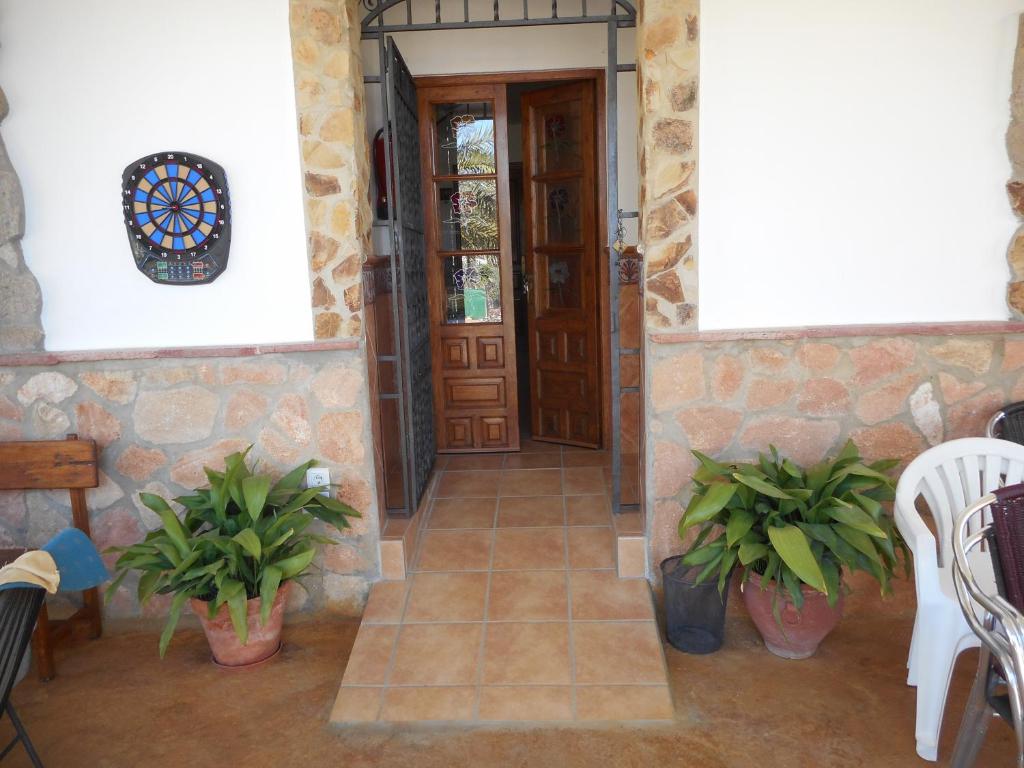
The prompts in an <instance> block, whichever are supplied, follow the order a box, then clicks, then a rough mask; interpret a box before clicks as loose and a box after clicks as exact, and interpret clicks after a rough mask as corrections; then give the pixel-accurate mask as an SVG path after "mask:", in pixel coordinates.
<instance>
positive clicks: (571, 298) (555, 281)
mask: <svg viewBox="0 0 1024 768" xmlns="http://www.w3.org/2000/svg"><path fill="white" fill-rule="evenodd" d="M543 262H546V265H547V283H548V284H547V308H548V309H580V308H581V307H582V304H581V297H580V254H579V253H559V254H553V253H549V254H544V256H543V259H542V263H543Z"/></svg>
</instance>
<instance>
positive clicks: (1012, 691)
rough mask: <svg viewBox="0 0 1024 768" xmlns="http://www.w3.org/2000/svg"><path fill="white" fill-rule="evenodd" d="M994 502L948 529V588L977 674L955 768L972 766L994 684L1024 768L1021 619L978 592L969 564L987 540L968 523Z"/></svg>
mask: <svg viewBox="0 0 1024 768" xmlns="http://www.w3.org/2000/svg"><path fill="white" fill-rule="evenodd" d="M998 500H999V497H998V496H997V494H996V493H989V494H986V495H985V496H983V497H982V498H981V499H979V500H978V501H977V502H975V503H974V504H972V505H971V506H969V507H967V508H966V509H965V510H964V511H963V512H961V513H960V515H959V516H958V517H957V519H956V523H955V524H954V528H953V555H954V563H953V584H954V586H955V588H956V594H957V599H958V600H959V602H960V607H961V608H962V609H963V613H964V618H965V619H966V620H967V623H968V624H969V625H970V626H971V629H973V630H974V632H975V633H976V634H977V636H978V638H979V639H980V640H981V651H980V655H979V660H978V671H977V674H976V676H975V678H974V685H973V686H972V687H971V693H970V697H969V699H968V702H967V706H966V708H965V710H964V716H963V720H962V721H961V723H960V731H959V733H958V735H957V741H956V747H955V748H954V751H953V759H952V762H951V765H952V766H954V768H969V766H971V765H973V764H974V760H975V758H976V757H977V754H978V751H979V750H980V749H981V745H982V743H983V742H984V739H985V734H986V732H987V731H988V724H989V723H990V722H991V720H992V715H993V714H995V712H996V710H995V709H993V707H992V703H991V694H992V692H993V690H994V688H995V687H996V686H997V684H998V683H999V682H1005V684H1006V688H1007V695H1008V698H1009V704H1010V712H1009V714H1010V720H1011V723H1010V724H1011V725H1012V726H1013V730H1014V733H1015V735H1016V737H1017V766H1018V768H1024V687H1022V686H1024V615H1022V614H1021V613H1020V611H1018V610H1017V609H1015V608H1014V607H1013V606H1012V605H1011V604H1010V603H1009V602H1008V601H1007V600H1006V599H1005V598H1003V597H1002V596H1001V595H999V594H991V593H989V592H986V591H985V590H984V589H982V588H981V587H980V586H979V584H978V582H977V580H976V579H975V578H974V574H973V572H972V569H971V564H970V561H969V559H968V555H969V553H970V552H971V551H972V550H974V549H975V548H977V547H980V546H981V545H982V544H983V543H984V542H985V541H986V538H987V534H988V529H987V527H983V526H981V525H978V524H976V523H975V521H974V520H973V518H974V517H975V516H977V515H980V514H982V513H983V512H984V510H985V509H987V508H988V507H989V506H991V505H992V504H993V503H995V502H997V501H998ZM979 611H980V615H979ZM999 678H1001V680H1000V679H999Z"/></svg>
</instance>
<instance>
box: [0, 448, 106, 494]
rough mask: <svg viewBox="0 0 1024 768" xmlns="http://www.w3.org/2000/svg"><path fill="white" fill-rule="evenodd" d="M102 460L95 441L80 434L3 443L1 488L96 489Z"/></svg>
mask: <svg viewBox="0 0 1024 768" xmlns="http://www.w3.org/2000/svg"><path fill="white" fill-rule="evenodd" d="M98 463H99V462H98V461H97V458H96V443H95V441H93V440H79V439H78V435H68V436H67V439H66V440H33V441H31V442H11V443H0V491H26V490H35V489H45V490H49V489H54V488H67V489H69V490H70V489H79V490H81V489H83V488H95V487H96V486H97V485H99V473H98V469H97V465H98Z"/></svg>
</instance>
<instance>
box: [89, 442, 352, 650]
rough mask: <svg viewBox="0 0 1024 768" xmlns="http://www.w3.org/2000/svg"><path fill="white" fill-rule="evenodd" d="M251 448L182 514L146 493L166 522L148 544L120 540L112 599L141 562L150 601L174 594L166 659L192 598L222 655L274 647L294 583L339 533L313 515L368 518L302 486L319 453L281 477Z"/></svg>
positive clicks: (186, 503)
mask: <svg viewBox="0 0 1024 768" xmlns="http://www.w3.org/2000/svg"><path fill="white" fill-rule="evenodd" d="M251 448H252V446H250V447H249V448H248V449H246V450H245V451H244V452H242V453H232V454H231V455H230V456H228V457H227V459H226V460H225V468H224V471H223V472H215V471H214V470H212V469H208V468H207V469H206V470H205V472H206V476H207V477H208V478H209V480H210V486H209V487H208V488H201V489H198V490H196V491H194V492H193V493H192V494H191V495H189V496H179V497H178V498H176V499H174V501H175V502H177V503H178V504H180V505H181V506H182V507H183V508H184V510H185V514H184V517H182V518H179V516H178V515H177V514H175V512H174V510H172V509H171V507H170V505H169V504H168V503H167V501H165V500H164V499H162V498H161V497H160V496H157V495H155V494H151V493H143V494H140V498H141V499H142V502H143V503H144V504H145V505H146V506H147V507H149V508H150V509H151V510H153V511H154V512H155V513H156V514H157V515H159V516H160V520H161V523H162V525H161V527H160V528H158V529H156V530H154V531H150V532H149V533H148V534H146V537H145V538H144V539H143V540H142V541H141V542H139V543H138V544H134V545H132V546H130V547H114V548H112V551H116V552H120V553H121V555H120V557H119V558H118V560H117V563H116V566H115V567H116V569H117V571H118V574H117V577H116V578H115V579H114V581H113V583H111V585H110V587H109V588H108V589H107V598H108V599H109V598H110V596H111V595H113V594H114V592H116V591H117V588H118V587H119V586H120V584H121V582H122V581H123V580H124V578H125V577H126V576H127V575H128V574H129V573H130V572H131V571H138V572H139V573H140V574H141V575H140V578H139V586H138V595H139V602H140V603H142V604H145V603H146V602H147V601H149V600H150V598H152V597H153V595H173V597H172V599H171V605H170V611H169V614H168V616H167V623H166V625H165V626H164V630H163V633H162V634H161V636H160V656H161V658H162V657H163V655H164V653H166V651H167V645H168V643H170V641H171V637H172V635H173V634H174V629H175V627H176V626H177V624H178V620H179V618H180V617H181V612H182V609H183V608H184V607H185V601H186V600H190V601H191V605H192V610H193V611H194V612H195V613H196V615H197V616H198V617H199V620H200V622H201V623H202V625H203V631H204V632H205V634H206V639H207V641H208V642H209V644H210V649H211V651H212V652H213V658H214V661H215V662H217V663H218V664H221V665H222V666H231V667H237V666H244V665H247V664H255V663H257V662H260V661H263V660H264V659H266V658H269V657H270V656H272V655H274V654H275V653H276V652H277V650H278V648H279V647H280V643H281V641H280V637H281V624H282V620H283V618H284V605H285V598H286V596H287V593H288V589H289V588H290V586H291V582H292V581H295V580H296V579H298V578H299V577H301V576H302V575H303V574H304V573H305V572H306V570H307V569H308V568H309V567H310V564H311V563H312V561H313V557H314V556H315V555H316V550H317V545H318V544H325V543H330V542H331V539H329V538H327V537H325V536H322V535H319V534H317V533H313V532H311V531H310V530H309V526H310V524H311V523H313V521H314V520H322V521H323V522H325V523H327V524H328V525H330V526H333V527H334V528H336V529H341V528H348V527H349V522H348V518H350V517H359V513H358V512H357V511H356V510H354V509H352V508H351V507H350V506H348V505H347V504H344V503H342V502H340V501H338V500H337V499H334V498H332V497H331V496H330V495H328V494H327V493H324V492H326V491H328V490H329V489H328V487H327V486H316V487H311V488H304V487H303V486H302V484H303V481H304V479H305V476H306V470H307V469H309V468H310V467H312V466H316V462H315V461H307V462H306V463H304V464H300V465H299V466H297V467H296V468H295V469H293V470H292V471H291V472H288V473H287V474H286V475H284V477H282V478H281V479H279V480H277V482H274V481H273V480H272V478H271V477H270V476H269V475H265V474H257V473H254V472H253V471H252V470H251V469H250V468H249V467H248V466H247V465H246V462H245V458H246V455H247V454H248V453H249V450H251Z"/></svg>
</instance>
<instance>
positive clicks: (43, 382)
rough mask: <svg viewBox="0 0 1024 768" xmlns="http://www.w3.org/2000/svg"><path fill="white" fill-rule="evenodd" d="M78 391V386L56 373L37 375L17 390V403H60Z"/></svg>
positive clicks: (46, 372)
mask: <svg viewBox="0 0 1024 768" xmlns="http://www.w3.org/2000/svg"><path fill="white" fill-rule="evenodd" d="M76 391H78V384H76V383H75V382H74V381H73V380H72V379H70V378H68V377H67V376H65V375H64V374H63V373H58V372H57V371H45V372H43V373H37V374H35V375H34V376H32V377H31V378H30V379H29V380H28V381H26V382H25V383H24V384H23V385H22V387H21V389H19V390H18V401H19V402H20V403H21V404H22V405H31V404H32V403H34V402H35V401H36V400H43V401H44V402H47V403H62V402H64V401H65V400H67V399H68V398H69V397H71V396H72V395H73V394H75V392H76Z"/></svg>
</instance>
